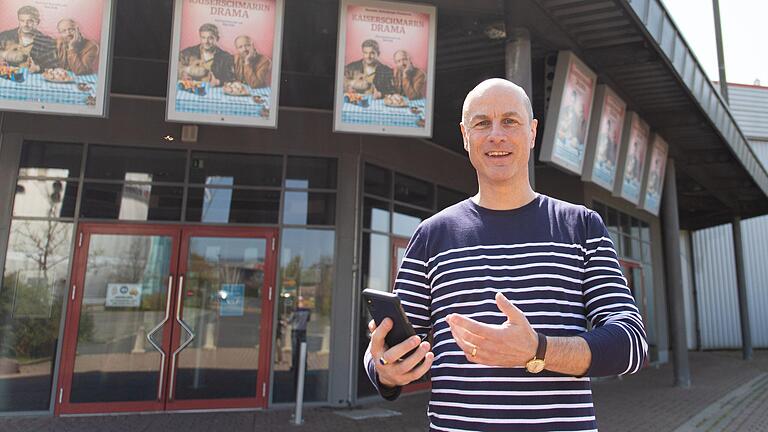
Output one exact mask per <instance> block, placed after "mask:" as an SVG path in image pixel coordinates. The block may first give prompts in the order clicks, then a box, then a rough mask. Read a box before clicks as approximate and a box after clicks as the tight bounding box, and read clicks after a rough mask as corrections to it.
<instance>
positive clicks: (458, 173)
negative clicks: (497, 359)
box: [0, 0, 768, 415]
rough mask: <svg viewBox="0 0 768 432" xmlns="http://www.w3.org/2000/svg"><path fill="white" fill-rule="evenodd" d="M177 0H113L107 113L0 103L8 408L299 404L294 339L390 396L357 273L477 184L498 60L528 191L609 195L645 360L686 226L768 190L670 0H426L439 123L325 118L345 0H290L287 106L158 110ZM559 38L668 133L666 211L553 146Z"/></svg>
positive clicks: (709, 220)
mask: <svg viewBox="0 0 768 432" xmlns="http://www.w3.org/2000/svg"><path fill="white" fill-rule="evenodd" d="M254 1H256V0H254ZM29 3H35V2H34V0H30V1H29ZM172 3H173V2H172V1H171V0H164V1H156V0H133V1H119V2H115V4H114V7H115V11H114V12H115V13H114V16H115V18H114V24H113V32H112V33H113V38H112V42H111V43H112V51H111V56H110V58H109V64H108V66H109V67H108V68H107V69H108V70H109V71H110V77H109V80H108V81H107V82H109V83H111V84H110V87H109V88H110V91H109V92H108V109H106V114H107V115H106V117H105V118H94V117H87V116H82V115H70V116H67V115H50V114H45V113H33V112H21V111H18V110H7V111H3V112H2V114H0V119H1V120H0V268H1V269H2V270H3V276H2V282H1V284H0V412H1V413H3V414H12V415H18V414H20V413H37V414H41V415H70V414H84V413H115V412H143V411H155V412H156V411H178V410H200V409H204V410H217V409H279V408H281V407H288V406H292V404H293V403H294V401H295V400H294V399H295V385H296V378H297V367H296V365H297V361H298V360H297V357H298V356H297V355H296V352H297V346H298V345H297V342H298V341H300V340H305V341H306V342H307V345H308V356H307V371H306V389H305V393H304V394H305V401H306V403H310V404H317V405H330V406H346V405H349V404H352V405H354V404H357V403H361V402H364V401H366V400H370V398H372V397H375V394H374V390H373V388H372V387H371V385H370V384H369V383H368V381H367V379H366V378H365V374H364V372H363V369H362V366H361V358H362V355H363V351H364V349H365V346H366V344H367V333H366V327H365V324H366V322H367V319H368V318H367V316H366V314H365V312H364V311H363V309H362V308H361V304H360V292H361V291H362V290H363V289H364V288H369V287H370V288H376V289H380V290H388V289H389V287H390V286H391V284H392V282H393V273H394V271H395V269H396V267H397V266H398V262H399V259H400V258H401V257H402V255H403V253H404V248H405V246H406V244H407V242H408V239H409V236H410V235H411V234H412V233H413V231H414V229H415V228H416V226H417V225H418V224H419V222H420V221H422V220H424V219H425V218H428V217H429V216H431V215H432V214H434V213H436V212H438V211H440V210H441V209H443V208H445V207H447V206H449V205H452V204H454V203H456V202H458V201H460V200H462V199H465V198H467V197H469V196H471V195H473V194H474V193H475V192H476V180H475V177H474V171H473V169H472V167H471V166H470V164H469V160H468V158H467V156H466V154H465V152H464V150H463V147H462V140H461V136H460V133H459V129H458V125H457V124H458V122H459V112H460V109H461V104H462V101H463V98H464V96H465V95H466V93H467V92H468V91H469V90H470V89H471V88H472V87H474V86H475V85H476V84H477V83H479V82H480V81H482V80H484V79H486V78H490V77H509V78H510V79H512V80H514V81H516V82H519V83H520V84H521V85H523V86H524V87H525V88H527V89H528V91H529V94H530V95H531V100H532V103H533V109H534V112H535V115H536V117H537V118H538V119H540V126H539V127H540V130H539V134H538V138H537V143H536V150H535V152H534V153H533V154H532V156H533V159H534V162H533V167H534V170H533V178H534V182H535V189H536V190H537V191H539V192H541V193H545V194H548V195H550V196H553V197H556V198H559V199H564V200H567V201H571V202H574V203H579V204H583V205H585V206H587V207H589V208H592V209H595V210H596V211H598V212H599V213H600V215H601V216H602V217H603V219H604V221H605V223H606V225H607V227H608V229H609V231H610V234H611V236H612V238H613V241H614V244H615V245H616V247H617V251H618V254H619V255H620V258H621V264H622V267H623V269H624V271H625V275H626V277H627V279H628V281H629V284H630V286H631V289H632V293H633V295H634V296H635V298H636V300H637V304H638V306H639V308H640V311H641V312H642V314H643V317H644V318H645V322H646V327H647V332H648V337H649V343H650V351H649V353H650V359H649V360H650V363H651V364H654V363H666V362H670V361H672V355H671V352H672V351H673V350H675V349H676V348H678V349H679V355H685V352H686V351H685V349H686V348H685V343H684V341H685V319H684V318H685V317H686V314H688V315H687V316H690V314H691V313H692V312H691V311H692V309H691V307H690V300H689V298H690V297H691V296H690V293H691V292H692V288H691V287H692V278H691V277H689V276H690V272H691V268H690V266H689V262H690V260H689V259H686V257H690V249H689V248H690V239H691V233H692V232H694V231H696V230H700V229H703V228H707V227H711V226H715V225H720V224H724V223H732V224H734V227H738V226H739V223H740V222H739V221H740V219H742V218H743V219H746V218H750V217H753V216H758V215H762V214H766V213H768V197H767V196H766V194H768V173H767V172H766V168H765V166H764V165H762V164H761V163H760V162H759V161H758V159H757V157H756V156H755V154H754V153H753V152H752V150H751V149H750V147H749V146H748V144H747V141H746V138H745V136H744V134H743V133H742V131H741V129H740V128H739V126H738V125H737V124H736V122H735V121H734V118H733V116H732V114H731V112H730V111H729V109H728V106H727V105H726V104H725V102H724V101H723V99H722V98H721V97H720V96H719V95H718V93H717V91H716V89H715V87H713V85H712V84H711V83H710V82H709V80H708V79H707V78H706V76H705V74H704V71H703V69H702V67H701V66H700V64H699V63H698V62H697V60H696V58H695V57H694V55H693V53H692V51H691V50H690V48H689V46H688V45H687V43H686V42H685V40H684V39H683V37H682V35H681V33H680V31H679V30H678V29H677V27H676V26H675V24H674V23H673V22H672V20H671V18H670V16H669V13H668V12H667V11H666V10H665V9H664V7H663V6H662V4H661V1H660V0H631V1H630V0H599V1H594V0H590V1H587V0H506V1H496V0H475V1H472V2H465V1H460V0H440V1H427V2H426V4H428V5H431V6H434V7H435V8H436V9H435V10H436V33H435V38H434V40H435V41H436V47H435V55H434V92H433V95H434V96H433V98H434V101H433V103H432V104H431V112H427V111H428V109H426V108H425V109H424V111H425V112H427V114H428V115H431V116H432V117H431V118H432V124H431V136H429V137H404V136H400V135H398V134H372V133H365V132H334V99H335V91H334V88H335V83H336V78H337V75H338V68H337V62H336V57H337V42H338V36H339V31H338V28H339V15H340V14H339V10H340V4H339V2H338V1H336V0H313V1H303V0H285V2H284V16H283V17H282V21H281V22H282V38H281V40H280V41H279V42H280V44H279V45H280V47H281V52H282V58H281V60H280V61H279V62H276V64H274V65H273V67H274V68H275V69H278V72H279V73H278V77H279V103H278V104H275V105H273V106H272V107H271V108H272V112H273V113H276V114H277V115H278V116H279V121H278V122H277V124H276V127H258V126H232V125H211V124H208V123H205V122H198V123H195V122H179V121H166V118H167V117H166V116H167V110H166V105H167V94H168V88H169V86H168V85H167V84H168V82H167V80H168V77H169V72H168V68H169V58H170V54H171V50H172V49H171V47H172V46H173V44H174V43H176V41H174V36H173V33H174V30H173V28H174V27H173V22H174V8H173V4H172ZM224 3H226V2H224ZM14 19H15V18H14ZM228 19H234V18H228ZM13 25H16V24H15V22H14V24H13ZM182 43H183V40H182ZM562 53H568V55H569V56H571V57H569V58H575V59H578V61H579V62H581V64H583V65H584V66H585V67H586V68H587V69H588V70H590V71H591V72H592V73H593V74H594V80H595V84H597V85H598V87H599V86H600V85H604V87H602V88H608V89H610V91H612V92H613V93H614V94H615V95H616V96H617V97H618V98H620V99H621V100H622V101H623V102H624V103H625V105H626V112H627V115H628V116H629V113H630V112H631V113H633V115H635V116H637V117H639V118H641V119H642V121H643V122H644V123H645V124H646V125H647V131H648V132H649V133H650V136H653V137H660V138H662V139H663V141H664V142H665V143H666V144H667V145H668V147H667V152H668V157H665V158H664V164H665V165H666V176H664V180H663V182H659V183H658V184H657V186H658V187H659V188H661V187H662V186H663V193H662V194H661V195H660V196H661V200H662V202H661V203H660V208H659V207H657V208H656V210H655V211H648V210H645V209H643V208H641V207H640V206H639V205H637V204H634V203H632V202H630V201H628V200H627V199H625V198H623V197H621V196H618V195H617V194H614V193H612V192H611V191H609V190H607V189H606V188H604V187H601V186H599V185H598V184H596V183H595V182H593V181H589V180H582V176H581V175H577V174H574V173H573V172H571V171H569V170H567V169H563V167H562V166H559V165H557V164H556V163H554V162H552V159H553V158H552V155H551V154H550V155H546V154H543V153H544V152H547V151H548V150H547V149H550V150H551V148H552V142H547V140H548V139H549V140H550V141H551V140H552V139H555V138H548V137H547V134H546V133H544V132H545V130H546V129H547V126H548V125H547V122H548V121H550V127H552V124H553V122H554V120H553V117H552V114H549V113H551V112H554V110H552V109H549V108H551V106H552V104H555V103H557V101H556V99H558V98H562V97H563V93H564V92H563V91H562V88H561V90H559V91H558V86H561V87H562V82H561V83H558V79H557V76H559V74H560V71H561V69H562V67H559V65H558V59H561V58H564V57H563V55H562ZM173 79H174V80H175V79H176V78H175V76H174V78H173ZM6 81H7V80H6ZM6 81H3V80H0V94H1V93H2V85H4V84H3V83H4V82H6ZM430 85H431V84H430ZM180 91H181V90H180ZM590 106H592V105H590ZM414 111H418V110H414ZM592 112H593V113H594V111H592ZM75 114H76V113H75ZM554 115H557V113H556V112H555V114H554ZM548 117H549V118H548ZM593 125H594V122H593ZM589 127H590V128H593V127H594V126H589ZM552 136H553V137H554V135H552ZM649 141H650V139H649ZM542 149H544V150H542ZM589 152H590V151H589V149H587V154H589ZM649 152H650V147H649ZM592 154H594V151H593V153H592ZM663 173H664V171H662V174H663ZM643 178H644V179H645V181H646V183H647V179H648V171H647V170H646V171H645V174H644V176H643ZM658 192H662V190H659V191H658ZM681 245H682V247H681ZM675 341H680V343H679V344H675ZM680 345H682V346H680ZM683 372H685V371H683ZM684 378H685V376H684V375H683V376H682V378H681V379H684ZM694 379H695V377H694ZM419 388H423V385H422V386H421V387H418V386H417V387H415V388H412V389H411V390H413V391H418V390H419Z"/></svg>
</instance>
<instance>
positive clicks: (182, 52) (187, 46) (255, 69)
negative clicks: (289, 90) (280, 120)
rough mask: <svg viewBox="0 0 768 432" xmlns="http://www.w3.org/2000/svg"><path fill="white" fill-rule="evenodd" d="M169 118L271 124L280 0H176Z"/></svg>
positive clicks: (280, 23) (277, 83) (277, 67)
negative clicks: (217, 0)
mask: <svg viewBox="0 0 768 432" xmlns="http://www.w3.org/2000/svg"><path fill="white" fill-rule="evenodd" d="M173 14H174V15H173V41H172V44H171V56H170V60H169V65H170V67H169V68H168V99H167V103H166V118H167V120H169V121H180V122H194V123H209V124H223V125H242V126H262V127H277V104H278V97H279V87H280V79H279V78H280V55H281V49H280V48H281V45H282V33H283V30H282V28H283V0H248V1H240V2H211V1H209V0H176V1H175V2H174V8H173Z"/></svg>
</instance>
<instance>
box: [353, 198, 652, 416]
mask: <svg viewBox="0 0 768 432" xmlns="http://www.w3.org/2000/svg"><path fill="white" fill-rule="evenodd" d="M395 292H396V293H397V294H398V296H400V299H401V302H402V304H403V308H404V309H405V311H406V314H407V315H408V318H409V319H410V321H411V323H412V324H413V326H414V328H415V329H416V331H417V333H420V334H421V335H424V334H426V333H428V332H429V331H430V330H433V331H434V346H433V348H432V351H433V352H434V354H435V361H434V363H433V364H432V369H431V375H432V395H431V401H430V403H429V408H428V411H427V413H428V416H429V420H430V429H431V430H436V431H467V430H471V431H515V430H525V431H552V430H558V431H577V430H578V431H581V430H595V429H597V421H596V419H595V410H594V406H593V404H592V391H591V388H590V382H589V378H588V377H590V376H606V375H619V374H626V373H634V372H637V371H638V370H639V369H640V368H641V367H642V365H643V363H644V361H645V358H646V353H647V343H646V336H645V330H644V328H643V323H642V321H641V318H640V314H639V313H638V310H637V307H636V306H635V302H634V300H633V298H632V295H631V293H630V291H629V289H628V288H627V282H626V279H624V277H623V275H622V273H621V269H620V267H619V263H618V260H617V256H616V252H615V250H614V247H613V243H612V242H611V240H610V238H609V236H608V232H607V231H606V229H605V226H604V224H603V222H602V220H601V219H600V216H598V215H597V213H595V212H594V211H591V210H589V209H587V208H585V207H583V206H576V205H573V204H569V203H566V202H563V201H559V200H556V199H553V198H550V197H547V196H544V195H541V194H539V195H537V197H536V198H535V199H534V200H533V201H532V202H530V203H529V204H527V205H525V206H523V207H521V208H518V209H514V210H489V209H486V208H483V207H480V206H478V205H477V204H475V203H474V202H473V201H472V200H469V199H468V200H465V201H462V202H460V203H458V204H456V205H454V206H451V207H449V208H447V209H445V210H443V211H441V212H440V213H438V214H436V215H435V216H433V217H431V218H429V219H427V220H425V221H424V222H423V223H422V224H421V225H420V226H419V227H418V229H417V230H416V232H415V233H414V235H413V237H412V238H411V241H410V244H409V246H408V249H407V251H406V254H405V258H404V259H403V262H402V264H401V266H400V270H399V271H398V274H397V280H396V281H395ZM497 292H502V293H504V295H505V296H506V297H507V298H509V299H510V300H511V301H512V302H513V303H514V304H515V305H516V306H517V307H518V308H520V310H522V311H523V313H524V314H525V316H526V318H527V319H528V321H529V322H530V323H531V325H532V326H533V328H534V329H535V330H536V331H538V332H541V333H544V334H545V335H547V336H580V337H582V338H584V339H585V340H586V341H587V343H588V344H589V347H590V349H591V351H592V363H591V365H590V368H589V370H588V372H587V374H586V377H570V376H564V375H560V374H557V373H553V372H549V371H544V372H542V373H540V374H536V375H533V374H530V373H528V372H527V371H526V370H525V369H524V368H500V367H489V366H484V365H479V364H474V363H471V362H469V361H467V359H466V357H465V355H464V353H463V352H462V351H461V349H460V348H459V347H458V345H456V343H455V341H454V340H453V337H452V334H451V332H450V329H449V327H448V324H447V323H446V322H445V318H446V317H447V316H448V314H450V313H460V314H464V315H466V316H469V317H471V318H473V319H475V320H478V321H481V322H484V323H489V324H502V323H503V322H504V321H506V316H505V315H504V314H503V313H502V312H501V311H499V310H498V308H497V306H496V302H495V301H494V296H495V294H496V293H497ZM588 323H590V324H591V329H590V330H589V331H588ZM364 361H365V362H366V366H367V370H368V375H369V377H370V378H371V380H372V382H373V383H374V385H376V386H377V387H378V386H379V385H378V380H377V378H376V372H375V367H374V364H373V361H372V359H371V355H370V352H367V353H366V358H365V360H364ZM386 393H387V392H386V391H385V392H384V393H382V394H383V395H385V396H386ZM390 396H392V394H391V393H390Z"/></svg>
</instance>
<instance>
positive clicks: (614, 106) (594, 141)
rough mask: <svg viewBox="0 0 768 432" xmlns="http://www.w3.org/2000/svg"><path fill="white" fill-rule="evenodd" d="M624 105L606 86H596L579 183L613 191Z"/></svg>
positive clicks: (622, 126)
mask: <svg viewBox="0 0 768 432" xmlns="http://www.w3.org/2000/svg"><path fill="white" fill-rule="evenodd" d="M626 111H627V105H626V104H625V103H624V101H623V100H621V98H619V97H618V96H617V95H616V93H614V92H613V91H612V90H611V89H610V88H609V87H608V86H606V85H600V86H598V87H597V92H596V94H595V108H594V110H593V113H592V124H591V125H590V128H589V137H588V139H587V151H586V155H585V159H584V174H583V175H582V177H581V178H582V180H584V181H590V182H593V183H595V184H597V185H600V186H602V187H603V188H605V189H608V190H609V191H611V192H612V191H613V188H614V181H615V180H616V165H617V161H618V158H619V145H620V144H621V134H622V131H623V128H624V115H625V114H626Z"/></svg>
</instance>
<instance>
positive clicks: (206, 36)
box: [200, 31, 218, 51]
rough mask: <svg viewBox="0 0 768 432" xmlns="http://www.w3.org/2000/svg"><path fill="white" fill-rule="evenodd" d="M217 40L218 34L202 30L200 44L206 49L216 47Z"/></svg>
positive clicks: (209, 49)
mask: <svg viewBox="0 0 768 432" xmlns="http://www.w3.org/2000/svg"><path fill="white" fill-rule="evenodd" d="M216 42H218V40H217V39H216V35H214V34H213V33H212V32H209V31H201V32H200V45H201V46H202V48H203V49H204V50H206V51H211V50H213V49H214V48H216Z"/></svg>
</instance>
